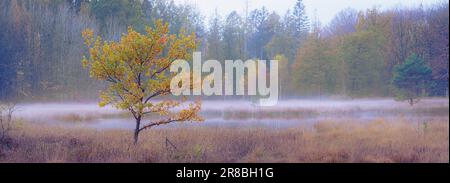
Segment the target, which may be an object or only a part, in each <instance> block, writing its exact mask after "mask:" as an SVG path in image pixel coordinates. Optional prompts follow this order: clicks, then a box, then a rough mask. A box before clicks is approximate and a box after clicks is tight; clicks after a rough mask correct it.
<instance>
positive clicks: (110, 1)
mask: <svg viewBox="0 0 450 183" xmlns="http://www.w3.org/2000/svg"><path fill="white" fill-rule="evenodd" d="M242 9H246V11H245V12H244V13H237V12H236V11H233V12H230V13H229V14H228V15H226V16H221V15H219V14H218V13H215V14H213V15H202V14H200V11H199V10H198V9H196V8H195V7H193V6H191V5H187V4H186V5H178V4H175V3H174V2H173V1H170V0H140V1H138V0H90V1H89V0H39V1H38V0H2V1H0V27H1V28H0V100H7V99H23V100H25V99H30V100H33V99H52V100H77V99H86V98H95V96H96V95H97V93H98V92H97V91H98V90H99V89H100V88H102V87H104V83H100V82H98V81H94V80H92V79H90V78H89V73H88V71H86V70H84V69H83V68H82V64H81V60H82V55H83V54H84V53H86V52H87V50H86V48H85V46H83V38H82V36H81V33H82V31H83V30H84V29H86V28H90V29H93V30H94V32H95V34H96V35H100V36H101V37H102V38H104V39H106V40H110V41H114V40H118V39H119V38H120V37H121V35H122V34H123V33H126V31H127V28H128V27H129V26H131V27H133V28H134V29H135V30H137V31H140V32H143V31H144V30H145V27H146V26H153V25H154V24H155V22H156V21H157V20H158V19H162V20H163V21H165V22H168V23H169V28H170V32H171V33H173V34H177V33H179V32H180V31H186V32H195V34H196V35H197V38H198V39H199V42H200V46H199V47H198V51H201V52H202V54H203V58H202V59H203V60H208V59H216V60H219V61H222V62H223V61H224V60H235V59H241V60H245V59H265V60H270V59H277V60H280V71H279V73H280V92H281V93H280V95H281V97H282V98H289V97H318V96H346V97H390V96H393V95H394V90H393V87H392V80H393V77H394V75H395V74H394V70H395V67H396V66H397V65H399V64H402V63H404V62H405V61H406V60H407V58H408V57H410V56H411V55H415V56H417V57H418V58H420V59H421V60H423V61H424V62H425V64H426V66H427V67H429V68H430V69H431V76H432V77H430V78H429V79H428V81H427V83H429V87H427V88H424V91H423V92H424V93H426V95H428V96H448V87H449V86H448V76H449V73H448V68H449V40H448V37H449V31H448V30H449V13H448V12H449V6H448V2H444V1H443V2H442V3H438V4H435V5H432V6H427V7H423V6H418V7H414V8H404V7H397V8H391V9H388V10H385V9H383V10H380V8H379V7H374V8H371V9H367V10H365V11H357V10H354V9H351V8H348V9H345V10H342V11H341V12H340V13H339V14H337V15H336V16H335V18H334V19H333V20H332V21H331V22H330V23H329V24H327V25H323V24H321V23H320V22H319V21H318V20H317V18H315V17H307V15H306V13H305V6H304V4H303V3H302V1H301V0H298V1H297V3H296V5H295V6H294V7H291V9H290V10H289V11H287V12H286V13H285V14H283V15H280V14H277V13H275V12H271V11H269V10H268V9H267V8H264V7H262V8H259V9H249V8H248V7H242ZM206 16H211V17H210V18H209V19H206Z"/></svg>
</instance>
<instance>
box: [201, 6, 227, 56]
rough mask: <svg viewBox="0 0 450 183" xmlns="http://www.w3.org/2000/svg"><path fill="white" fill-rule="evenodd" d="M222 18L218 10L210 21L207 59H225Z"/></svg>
mask: <svg viewBox="0 0 450 183" xmlns="http://www.w3.org/2000/svg"><path fill="white" fill-rule="evenodd" d="M222 32H223V26H222V20H221V17H220V15H219V13H218V12H217V11H215V12H214V14H213V17H212V18H211V20H210V22H209V33H208V35H207V38H206V39H207V42H208V46H207V47H208V49H207V51H206V58H207V59H216V60H224V59H225V56H224V54H223V41H222V40H223V39H222V35H223V34H222Z"/></svg>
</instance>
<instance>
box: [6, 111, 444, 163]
mask: <svg viewBox="0 0 450 183" xmlns="http://www.w3.org/2000/svg"><path fill="white" fill-rule="evenodd" d="M166 138H167V139H169V140H170V141H171V142H172V143H173V145H175V146H176V148H175V147H173V146H171V145H170V144H168V143H166ZM448 139H449V122H448V120H445V119H444V120H443V121H431V122H428V123H423V124H417V123H416V124H413V123H407V122H404V121H401V120H399V122H396V123H387V122H386V121H384V120H382V119H380V120H375V121H372V122H370V123H364V124H363V123H357V122H346V123H338V122H329V121H328V122H327V121H325V122H320V123H317V124H315V125H314V126H313V127H297V128H289V129H281V130H271V129H262V128H244V129H237V128H215V127H214V128H213V127H201V128H199V127H190V128H169V129H152V130H149V131H146V132H144V133H142V134H141V136H140V143H139V144H138V145H137V146H135V145H132V143H131V141H132V135H131V131H126V130H109V131H106V130H105V131H96V130H90V129H68V128H60V127H54V126H53V127H51V126H34V125H25V126H23V127H21V128H20V129H19V130H16V131H14V133H13V134H12V140H10V141H9V142H3V144H2V145H1V149H0V162H408V163H409V162H443V163H448V162H449V156H448V155H449V140H448Z"/></svg>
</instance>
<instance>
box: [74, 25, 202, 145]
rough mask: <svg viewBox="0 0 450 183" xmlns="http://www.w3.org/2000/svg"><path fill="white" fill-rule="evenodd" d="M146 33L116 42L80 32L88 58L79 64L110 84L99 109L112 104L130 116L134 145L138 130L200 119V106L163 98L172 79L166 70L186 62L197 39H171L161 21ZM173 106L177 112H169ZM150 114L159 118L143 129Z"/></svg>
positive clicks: (91, 33) (126, 35)
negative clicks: (132, 120)
mask: <svg viewBox="0 0 450 183" xmlns="http://www.w3.org/2000/svg"><path fill="white" fill-rule="evenodd" d="M146 32H147V34H146V35H143V34H140V33H138V32H136V31H134V30H133V29H132V28H129V29H128V34H125V35H123V36H122V38H121V40H120V41H119V42H114V41H113V42H103V41H102V39H101V37H98V38H96V39H95V38H94V33H93V31H92V30H85V31H84V32H83V37H84V39H85V44H86V45H87V46H88V47H89V57H84V58H83V60H82V62H83V65H84V66H85V67H88V68H89V70H90V76H91V77H93V78H95V79H98V80H101V81H107V83H108V88H107V89H106V90H104V91H102V92H101V94H100V99H101V101H100V103H99V105H100V106H105V105H108V104H112V105H114V106H115V107H116V108H118V109H122V110H128V111H130V112H131V114H132V115H133V117H134V118H135V120H136V128H135V130H134V143H135V144H136V143H137V141H138V136H139V133H140V132H141V131H142V130H145V129H150V128H151V127H154V126H159V125H164V124H168V123H172V122H182V121H201V120H202V118H201V117H200V116H198V112H199V111H200V107H201V104H200V102H196V103H195V104H190V105H189V107H186V108H185V109H182V108H183V106H182V104H183V103H184V102H185V99H184V97H183V98H182V99H181V100H176V99H173V98H170V99H168V98H163V97H164V96H167V95H169V94H170V82H171V79H172V77H173V73H170V72H169V70H168V69H169V68H170V66H171V64H172V62H173V61H174V60H176V59H185V60H187V59H188V58H189V55H190V53H191V52H192V51H193V50H194V49H195V48H196V45H197V44H196V38H195V35H194V34H191V35H189V36H186V35H184V34H180V35H178V36H176V35H170V34H169V28H168V24H167V23H166V24H163V23H162V21H158V22H157V23H156V26H155V29H152V28H147V29H146ZM156 97H159V98H158V102H153V101H152V100H155V98H156ZM175 107H180V108H181V110H178V109H177V110H172V109H174V108H175ZM150 113H155V114H159V115H161V116H163V118H162V119H161V120H159V121H153V122H150V123H147V124H143V125H141V120H142V119H143V117H144V116H145V115H146V114H150Z"/></svg>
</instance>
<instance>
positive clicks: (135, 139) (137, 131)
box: [134, 116, 141, 145]
mask: <svg viewBox="0 0 450 183" xmlns="http://www.w3.org/2000/svg"><path fill="white" fill-rule="evenodd" d="M140 127H141V117H140V116H139V117H137V118H136V128H135V129H134V145H136V144H137V142H138V139H139V128H140Z"/></svg>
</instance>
